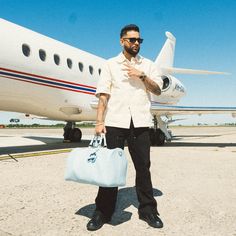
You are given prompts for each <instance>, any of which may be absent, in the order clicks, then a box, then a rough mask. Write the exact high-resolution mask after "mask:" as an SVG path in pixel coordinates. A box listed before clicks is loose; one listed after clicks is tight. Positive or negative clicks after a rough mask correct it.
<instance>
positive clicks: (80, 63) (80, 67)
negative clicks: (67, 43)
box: [78, 62, 84, 72]
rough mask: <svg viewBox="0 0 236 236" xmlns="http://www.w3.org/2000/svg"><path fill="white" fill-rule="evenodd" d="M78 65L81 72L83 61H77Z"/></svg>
mask: <svg viewBox="0 0 236 236" xmlns="http://www.w3.org/2000/svg"><path fill="white" fill-rule="evenodd" d="M78 66H79V70H80V71H81V72H83V70H84V65H83V63H82V62H79V63H78Z"/></svg>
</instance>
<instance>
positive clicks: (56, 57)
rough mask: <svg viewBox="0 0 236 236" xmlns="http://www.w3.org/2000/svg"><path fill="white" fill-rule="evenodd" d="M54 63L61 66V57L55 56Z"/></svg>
mask: <svg viewBox="0 0 236 236" xmlns="http://www.w3.org/2000/svg"><path fill="white" fill-rule="evenodd" d="M54 62H55V64H56V65H59V64H60V57H59V56H58V55H57V54H54Z"/></svg>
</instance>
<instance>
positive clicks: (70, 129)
mask: <svg viewBox="0 0 236 236" xmlns="http://www.w3.org/2000/svg"><path fill="white" fill-rule="evenodd" d="M81 137H82V132H81V130H80V129H79V128H75V122H72V121H68V122H67V123H66V125H65V127H64V140H63V142H64V143H70V142H80V141H81Z"/></svg>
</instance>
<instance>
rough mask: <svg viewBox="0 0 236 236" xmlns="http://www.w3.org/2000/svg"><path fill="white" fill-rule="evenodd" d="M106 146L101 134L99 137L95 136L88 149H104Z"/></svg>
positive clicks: (104, 138) (103, 135)
mask: <svg viewBox="0 0 236 236" xmlns="http://www.w3.org/2000/svg"><path fill="white" fill-rule="evenodd" d="M102 141H103V143H102ZM106 146H107V141H106V136H105V134H104V133H101V135H96V134H95V135H94V136H93V138H92V140H91V141H90V143H89V147H95V148H97V147H106Z"/></svg>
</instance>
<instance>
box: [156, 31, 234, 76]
mask: <svg viewBox="0 0 236 236" xmlns="http://www.w3.org/2000/svg"><path fill="white" fill-rule="evenodd" d="M166 37H167V39H166V42H165V44H164V46H163V47H162V49H161V51H160V53H159V55H158V56H157V58H156V60H155V64H156V65H157V67H158V69H159V70H160V73H161V74H163V75H165V74H178V73H179V74H223V75H229V74H230V73H226V72H218V71H207V70H192V69H184V68H175V67H173V63H174V54H175V42H176V39H175V36H174V35H173V34H172V33H170V32H168V31H167V32H166Z"/></svg>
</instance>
